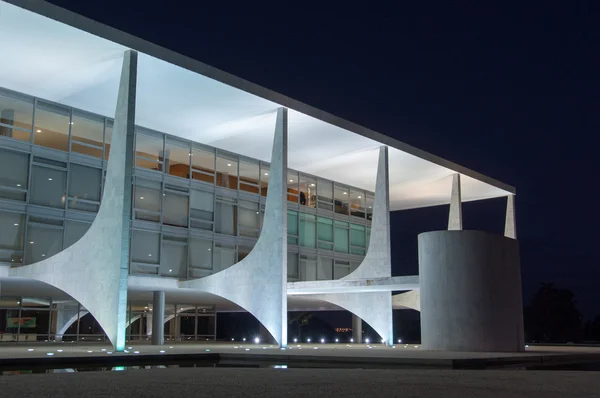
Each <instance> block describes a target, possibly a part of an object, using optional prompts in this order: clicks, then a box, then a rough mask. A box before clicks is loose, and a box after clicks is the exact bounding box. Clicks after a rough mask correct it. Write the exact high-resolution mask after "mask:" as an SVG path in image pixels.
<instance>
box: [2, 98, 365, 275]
mask: <svg viewBox="0 0 600 398" xmlns="http://www.w3.org/2000/svg"><path fill="white" fill-rule="evenodd" d="M111 137H112V120H110V119H108V118H104V117H101V116H98V115H94V114H90V113H87V112H83V111H80V110H77V109H72V108H69V107H65V106H62V105H60V104H55V103H51V102H48V101H43V100H41V99H35V98H31V97H27V96H25V95H21V94H18V93H14V92H10V91H7V90H3V89H0V209H2V210H0V262H3V263H10V264H12V265H17V264H30V263H33V262H37V261H40V260H43V259H44V258H47V257H49V256H52V255H53V254H56V253H58V252H60V251H61V250H63V249H64V248H66V247H68V246H70V245H72V244H73V243H75V242H76V241H77V240H78V239H79V238H81V236H83V234H85V232H86V231H87V229H88V228H89V226H90V225H91V223H92V222H93V219H94V217H95V214H96V213H97V212H98V210H99V207H100V200H101V196H102V189H103V176H104V175H105V172H106V166H107V159H108V154H109V151H110V139H111ZM24 142H25V143H24ZM134 167H135V169H134V172H133V175H134V178H133V186H132V190H133V191H132V192H133V200H132V202H133V203H132V206H133V209H132V233H131V265H130V273H131V274H146V275H160V276H165V277H174V278H180V279H186V278H199V277H204V276H207V275H210V274H212V273H215V272H218V271H220V270H223V269H226V268H227V267H230V266H231V265H233V264H235V263H236V262H238V261H241V260H242V259H243V258H244V257H245V256H247V255H248V253H249V252H250V250H251V249H252V246H253V244H254V243H255V242H256V240H257V238H258V236H259V235H260V230H261V228H262V224H263V219H264V206H265V202H266V198H265V197H266V195H267V192H268V186H269V164H268V163H264V162H259V161H258V160H255V159H250V158H247V157H244V156H239V155H237V154H234V153H230V152H227V151H223V150H219V149H215V148H211V147H208V146H205V145H201V144H198V143H195V142H191V141H186V140H182V139H179V138H176V137H172V136H170V135H167V134H163V133H161V132H157V131H153V130H149V129H145V128H141V127H136V135H135V144H134ZM286 180H287V199H288V202H289V203H288V208H289V210H288V219H287V224H288V250H289V252H288V279H289V280H294V281H295V280H327V279H332V278H339V277H341V276H344V275H347V274H348V273H349V272H351V271H352V270H353V269H354V268H355V267H356V266H357V265H358V264H359V263H360V262H361V261H362V258H363V257H364V255H365V254H366V250H367V245H368V241H369V235H370V228H369V226H370V217H371V213H372V205H373V194H372V193H370V192H365V191H364V190H361V189H358V188H354V187H349V186H346V185H342V184H338V183H336V182H333V181H328V180H324V179H321V178H318V177H315V176H311V175H307V174H303V173H301V172H298V171H295V170H288V172H287V177H286ZM3 204H6V206H4V205H3ZM27 205H30V206H27Z"/></svg>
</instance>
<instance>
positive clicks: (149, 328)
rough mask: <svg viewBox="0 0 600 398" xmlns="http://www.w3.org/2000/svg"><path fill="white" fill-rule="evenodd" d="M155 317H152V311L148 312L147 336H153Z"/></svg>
mask: <svg viewBox="0 0 600 398" xmlns="http://www.w3.org/2000/svg"><path fill="white" fill-rule="evenodd" d="M153 322H154V318H153V317H152V313H151V312H148V313H146V337H151V336H152V329H153Z"/></svg>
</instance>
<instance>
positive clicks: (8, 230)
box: [0, 211, 25, 263]
mask: <svg viewBox="0 0 600 398" xmlns="http://www.w3.org/2000/svg"><path fill="white" fill-rule="evenodd" d="M24 235H25V215H24V214H19V213H9V212H4V211H0V261H5V262H11V263H21V261H22V258H23V236H24Z"/></svg>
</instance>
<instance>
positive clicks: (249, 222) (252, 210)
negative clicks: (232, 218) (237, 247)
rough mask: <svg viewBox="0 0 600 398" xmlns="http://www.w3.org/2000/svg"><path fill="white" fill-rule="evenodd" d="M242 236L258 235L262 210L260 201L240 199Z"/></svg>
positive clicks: (239, 209) (239, 210)
mask: <svg viewBox="0 0 600 398" xmlns="http://www.w3.org/2000/svg"><path fill="white" fill-rule="evenodd" d="M238 212H239V214H238V216H239V221H240V236H251V237H258V235H259V228H260V211H259V206H258V203H254V202H248V201H245V200H240V201H239V202H238Z"/></svg>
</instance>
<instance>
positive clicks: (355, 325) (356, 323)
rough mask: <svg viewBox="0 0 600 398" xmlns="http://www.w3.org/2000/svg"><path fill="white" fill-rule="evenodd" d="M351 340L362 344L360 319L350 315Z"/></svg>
mask: <svg viewBox="0 0 600 398" xmlns="http://www.w3.org/2000/svg"><path fill="white" fill-rule="evenodd" d="M352 340H354V342H355V343H362V319H360V318H359V317H357V316H356V315H354V314H352Z"/></svg>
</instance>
